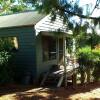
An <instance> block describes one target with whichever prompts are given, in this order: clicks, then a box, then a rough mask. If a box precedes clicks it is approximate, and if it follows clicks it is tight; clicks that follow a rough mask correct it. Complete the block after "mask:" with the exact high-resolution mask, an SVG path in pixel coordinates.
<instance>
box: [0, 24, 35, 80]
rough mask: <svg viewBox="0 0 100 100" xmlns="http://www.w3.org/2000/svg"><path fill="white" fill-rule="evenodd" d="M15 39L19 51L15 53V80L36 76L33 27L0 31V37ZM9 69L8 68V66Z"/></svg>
mask: <svg viewBox="0 0 100 100" xmlns="http://www.w3.org/2000/svg"><path fill="white" fill-rule="evenodd" d="M11 36H13V37H17V39H18V45H19V49H18V52H16V56H15V58H14V59H15V60H14V63H15V65H16V72H15V73H16V79H17V80H18V81H23V80H24V78H25V76H26V74H29V73H30V74H31V76H32V78H35V75H36V51H35V31H34V28H33V26H30V27H29V26H27V27H19V28H18V27H17V28H16V27H13V28H4V29H0V37H11ZM9 67H10V66H9Z"/></svg>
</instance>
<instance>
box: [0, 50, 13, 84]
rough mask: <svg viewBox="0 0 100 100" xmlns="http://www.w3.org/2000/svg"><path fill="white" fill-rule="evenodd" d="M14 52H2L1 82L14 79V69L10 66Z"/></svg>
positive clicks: (0, 59) (0, 55) (0, 60)
mask: <svg viewBox="0 0 100 100" xmlns="http://www.w3.org/2000/svg"><path fill="white" fill-rule="evenodd" d="M11 58H12V54H11V53H9V52H7V51H5V50H4V51H1V52H0V84H4V83H8V82H11V81H12V80H13V75H12V74H13V71H12V67H11V66H10V60H11Z"/></svg>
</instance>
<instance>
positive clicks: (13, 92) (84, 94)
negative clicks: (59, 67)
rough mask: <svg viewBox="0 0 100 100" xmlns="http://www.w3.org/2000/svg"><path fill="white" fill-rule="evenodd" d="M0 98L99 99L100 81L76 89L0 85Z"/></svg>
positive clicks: (0, 99) (19, 99)
mask: <svg viewBox="0 0 100 100" xmlns="http://www.w3.org/2000/svg"><path fill="white" fill-rule="evenodd" d="M0 100H100V82H98V83H90V84H85V85H83V86H81V85H79V86H77V88H76V89H73V88H72V87H71V86H70V87H68V88H66V89H65V88H63V87H61V88H43V87H34V86H19V85H8V86H1V87H0Z"/></svg>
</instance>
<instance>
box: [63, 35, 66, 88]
mask: <svg viewBox="0 0 100 100" xmlns="http://www.w3.org/2000/svg"><path fill="white" fill-rule="evenodd" d="M63 65H64V83H65V87H66V86H67V71H66V37H65V36H63Z"/></svg>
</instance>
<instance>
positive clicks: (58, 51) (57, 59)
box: [56, 37, 59, 65]
mask: <svg viewBox="0 0 100 100" xmlns="http://www.w3.org/2000/svg"><path fill="white" fill-rule="evenodd" d="M56 48H57V64H58V65H59V37H57V46H56Z"/></svg>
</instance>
